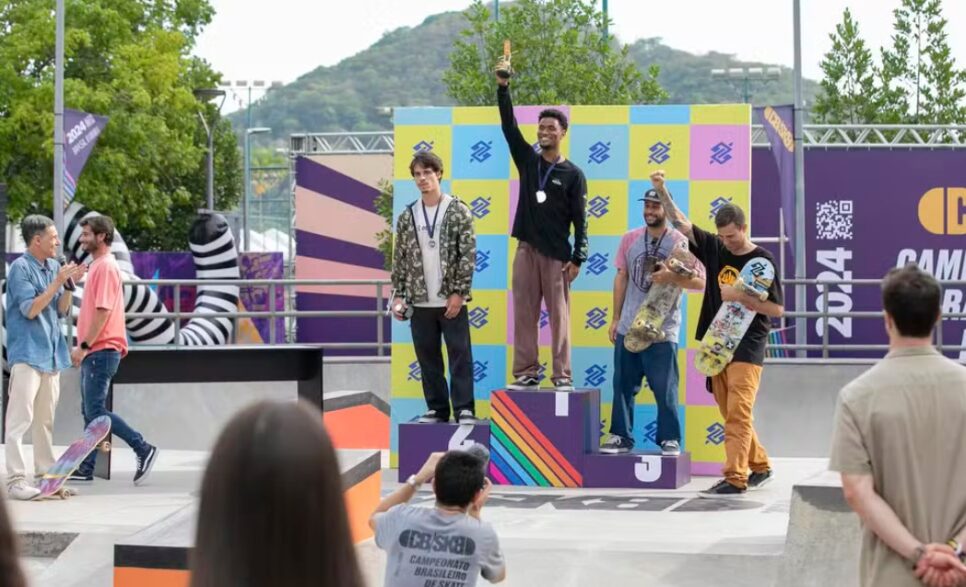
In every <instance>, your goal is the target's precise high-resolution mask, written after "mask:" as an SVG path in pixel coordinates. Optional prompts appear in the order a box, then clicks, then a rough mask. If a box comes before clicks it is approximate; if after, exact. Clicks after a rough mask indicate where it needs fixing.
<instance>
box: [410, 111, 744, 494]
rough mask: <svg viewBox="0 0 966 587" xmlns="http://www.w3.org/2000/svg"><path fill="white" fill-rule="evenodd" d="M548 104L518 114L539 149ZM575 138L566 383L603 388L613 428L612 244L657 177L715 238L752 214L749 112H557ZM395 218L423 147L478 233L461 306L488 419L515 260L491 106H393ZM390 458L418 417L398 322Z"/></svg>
mask: <svg viewBox="0 0 966 587" xmlns="http://www.w3.org/2000/svg"><path fill="white" fill-rule="evenodd" d="M543 108H544V107H543V106H518V107H517V108H516V109H515V113H516V118H517V121H518V123H519V125H520V128H521V130H522V131H523V134H524V136H525V137H527V139H528V140H530V141H532V142H533V143H536V124H537V115H538V113H539V112H540V110H542V109H543ZM558 108H560V109H561V110H563V111H564V112H566V113H567V114H568V116H569V117H570V130H569V132H568V133H567V136H566V138H565V140H564V143H563V154H564V156H566V157H568V158H569V159H571V160H572V161H574V162H575V163H576V164H577V165H579V166H580V167H581V168H582V169H583V170H584V173H585V174H586V176H587V186H588V193H587V213H588V223H589V235H590V256H589V258H588V260H587V262H586V263H585V264H584V265H583V267H582V268H581V274H580V277H579V278H578V279H577V281H576V282H574V286H573V292H572V295H571V335H572V342H573V354H572V361H573V367H574V380H575V381H574V383H575V384H576V385H577V386H579V387H595V388H599V389H600V390H601V401H602V404H603V405H602V406H601V414H602V416H603V419H604V421H603V422H602V423H601V426H602V428H603V429H604V430H606V429H607V427H608V426H609V424H610V422H609V420H610V411H611V405H610V404H611V400H612V398H613V381H612V376H613V373H614V367H613V355H614V348H613V345H611V344H610V342H609V341H608V339H607V327H608V323H609V320H610V316H611V313H612V310H613V308H611V305H612V303H613V302H612V293H611V285H612V283H613V278H614V273H615V269H614V257H615V255H616V254H617V245H618V243H619V241H620V237H621V235H622V234H624V233H625V232H626V231H627V230H629V229H631V228H636V227H639V226H641V225H642V223H643V209H642V206H643V203H642V202H639V201H638V198H640V197H641V195H642V194H643V193H644V191H645V190H646V189H647V188H648V187H650V182H649V181H648V177H649V176H650V174H651V172H652V171H654V170H656V169H664V170H665V171H666V172H667V183H668V187H669V189H670V190H671V193H672V195H673V196H674V200H675V203H676V204H677V205H678V206H679V207H680V208H681V209H682V210H683V211H685V212H686V213H687V214H688V215H689V216H690V217H691V219H692V220H693V221H694V222H695V223H696V224H697V225H699V226H701V227H703V228H706V229H709V230H713V226H714V224H713V221H712V219H713V216H714V212H715V211H716V210H717V208H718V207H720V206H722V205H723V204H725V203H727V202H734V203H736V204H739V205H741V206H742V207H743V208H744V209H745V210H746V212H748V214H749V217H750V192H751V181H750V180H751V126H750V124H751V109H750V107H749V106H747V105H738V104H724V105H692V106H677V105H672V106H564V107H558ZM395 145H396V152H395V157H394V174H395V177H394V202H393V208H394V215H395V216H396V217H398V216H399V214H400V213H401V212H402V211H403V209H404V208H405V207H406V205H408V204H409V203H411V202H414V201H416V200H417V199H418V198H419V192H418V191H417V190H416V188H415V186H414V184H413V181H412V177H411V176H410V174H409V162H410V161H411V159H412V155H413V153H414V152H415V151H419V150H424V149H426V150H432V151H433V152H435V153H436V154H437V155H439V156H440V157H441V158H442V160H443V163H444V166H445V170H444V173H443V178H444V181H443V190H444V191H446V192H447V193H450V194H453V195H455V196H457V197H459V198H460V199H461V200H463V201H464V202H466V204H467V205H468V206H469V207H470V210H471V211H472V213H473V216H474V219H475V223H476V232H477V245H478V250H477V260H476V276H475V278H474V283H473V286H474V299H473V301H472V302H471V303H470V305H469V316H470V325H471V336H472V340H473V359H474V377H475V381H476V402H477V415H479V416H481V417H487V416H488V415H489V398H490V392H491V391H492V390H494V389H500V388H502V386H504V385H505V384H506V381H507V380H508V379H509V378H510V376H511V373H510V371H511V368H512V357H513V344H514V340H513V328H512V323H513V299H512V295H511V292H510V291H509V288H510V284H511V283H512V282H511V280H510V266H511V260H512V258H513V254H514V252H515V248H516V242H515V241H514V240H512V239H511V238H510V236H509V235H510V225H511V223H512V220H513V215H514V213H515V211H516V205H517V197H518V194H517V189H518V187H519V179H518V175H517V171H516V168H515V167H514V166H513V164H512V161H511V159H510V153H509V151H508V149H507V146H506V143H505V141H504V139H503V135H502V133H501V131H500V120H499V114H498V112H497V109H496V108H493V107H490V108H477V107H473V108H469V107H454V108H397V109H396V110H395ZM684 298H685V299H684V300H683V301H682V302H683V303H682V313H683V327H682V329H681V339H680V351H679V355H678V357H679V365H680V368H681V383H680V387H679V403H680V406H681V407H680V410H679V413H680V415H681V421H682V425H683V429H684V431H685V434H684V438H683V439H682V440H683V444H684V449H685V450H688V451H691V453H692V462H693V470H692V472H693V473H694V474H711V475H713V474H717V473H718V471H719V469H720V466H721V463H722V462H723V460H724V447H723V438H724V434H723V433H724V428H723V426H722V422H721V417H720V414H719V413H718V410H717V407H716V406H715V404H714V400H713V398H712V397H711V394H709V393H708V392H707V391H706V390H705V381H704V377H703V376H701V375H700V374H699V373H697V371H695V369H694V353H695V351H694V349H695V348H697V342H696V341H695V338H694V329H695V327H696V320H697V316H698V312H699V310H700V307H701V295H700V294H686V295H685V296H684ZM540 326H541V329H540V344H541V347H540V356H541V365H542V367H543V368H544V369H548V368H549V367H550V353H549V348H548V346H547V345H549V343H550V331H549V327H548V326H547V320H546V318H545V317H544V318H543V319H542V320H541V324H540ZM392 341H393V348H392V422H393V427H392V457H393V460H392V462H393V466H395V463H396V457H397V450H398V446H397V425H398V424H399V423H401V422H407V421H409V420H411V419H413V418H414V417H416V416H417V415H418V414H420V413H421V412H422V411H423V410H424V409H425V404H424V402H423V400H422V388H421V383H420V372H419V366H418V364H417V362H416V357H415V354H414V352H413V348H412V335H411V333H410V331H409V324H408V323H400V322H397V321H393V331H392ZM637 404H638V406H637V410H636V411H635V416H636V417H635V430H634V433H635V435H636V437H637V438H636V440H637V445H638V446H640V447H643V448H650V449H657V446H656V445H655V444H654V433H655V430H656V424H655V422H654V418H655V409H654V399H653V396H652V395H651V393H650V391H649V390H648V389H646V388H645V389H643V390H642V391H641V393H640V394H639V395H638V397H637Z"/></svg>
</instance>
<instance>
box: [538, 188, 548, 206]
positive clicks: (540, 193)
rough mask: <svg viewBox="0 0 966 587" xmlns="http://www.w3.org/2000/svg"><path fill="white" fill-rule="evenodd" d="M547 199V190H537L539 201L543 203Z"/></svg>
mask: <svg viewBox="0 0 966 587" xmlns="http://www.w3.org/2000/svg"><path fill="white" fill-rule="evenodd" d="M546 201H547V192H545V191H543V190H537V203H538V204H542V203H544V202H546Z"/></svg>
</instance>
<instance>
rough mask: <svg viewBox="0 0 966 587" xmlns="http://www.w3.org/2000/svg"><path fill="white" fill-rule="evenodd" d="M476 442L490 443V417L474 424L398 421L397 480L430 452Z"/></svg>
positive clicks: (402, 479) (421, 463)
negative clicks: (401, 422) (403, 422)
mask: <svg viewBox="0 0 966 587" xmlns="http://www.w3.org/2000/svg"><path fill="white" fill-rule="evenodd" d="M473 442H478V443H480V444H482V445H483V446H485V447H489V446H490V421H489V420H480V421H479V423H477V424H462V425H460V424H455V423H453V424H418V423H415V422H412V423H405V424H400V425H399V481H400V482H402V481H405V480H406V479H407V478H408V477H409V476H410V475H413V474H415V473H416V472H418V471H419V469H420V468H421V467H422V466H423V464H424V463H425V462H426V459H428V458H429V455H431V454H432V453H434V452H445V451H447V450H454V449H460V448H466V447H467V446H468V445H469V444H472V443H473Z"/></svg>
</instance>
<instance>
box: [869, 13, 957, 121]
mask: <svg viewBox="0 0 966 587" xmlns="http://www.w3.org/2000/svg"><path fill="white" fill-rule="evenodd" d="M893 15H894V16H895V24H894V28H895V33H894V34H893V36H892V47H890V48H885V49H883V50H882V70H881V74H880V86H881V88H882V93H881V97H882V99H883V107H882V113H883V116H882V118H883V122H911V123H916V124H918V123H947V122H963V120H964V107H963V104H962V101H963V97H964V95H966V92H964V89H963V86H964V83H966V77H964V73H963V72H962V71H960V70H957V69H956V67H955V62H954V60H953V58H952V56H951V54H950V51H949V45H948V43H947V34H946V24H947V22H946V19H945V18H943V16H942V5H941V3H940V0H902V4H901V6H900V7H899V8H897V9H895V10H894V11H893Z"/></svg>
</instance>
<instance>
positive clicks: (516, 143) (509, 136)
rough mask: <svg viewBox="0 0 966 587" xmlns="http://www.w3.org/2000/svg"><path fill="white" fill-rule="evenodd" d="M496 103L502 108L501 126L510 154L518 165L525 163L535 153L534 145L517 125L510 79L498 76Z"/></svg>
mask: <svg viewBox="0 0 966 587" xmlns="http://www.w3.org/2000/svg"><path fill="white" fill-rule="evenodd" d="M496 81H497V84H498V86H497V89H496V103H497V105H498V107H499V109H500V127H501V128H502V129H503V136H504V138H506V144H507V146H508V147H510V155H511V156H512V157H513V162H514V163H516V165H517V167H519V166H521V165H523V164H524V163H525V162H526V160H527V158H528V157H530V156H531V155H532V154H533V147H531V146H530V143H528V142H527V140H526V139H525V138H523V133H522V132H520V127H519V126H517V119H516V117H515V116H514V115H513V101H512V100H511V99H510V80H508V79H503V78H501V77H499V76H497V78H496Z"/></svg>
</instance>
